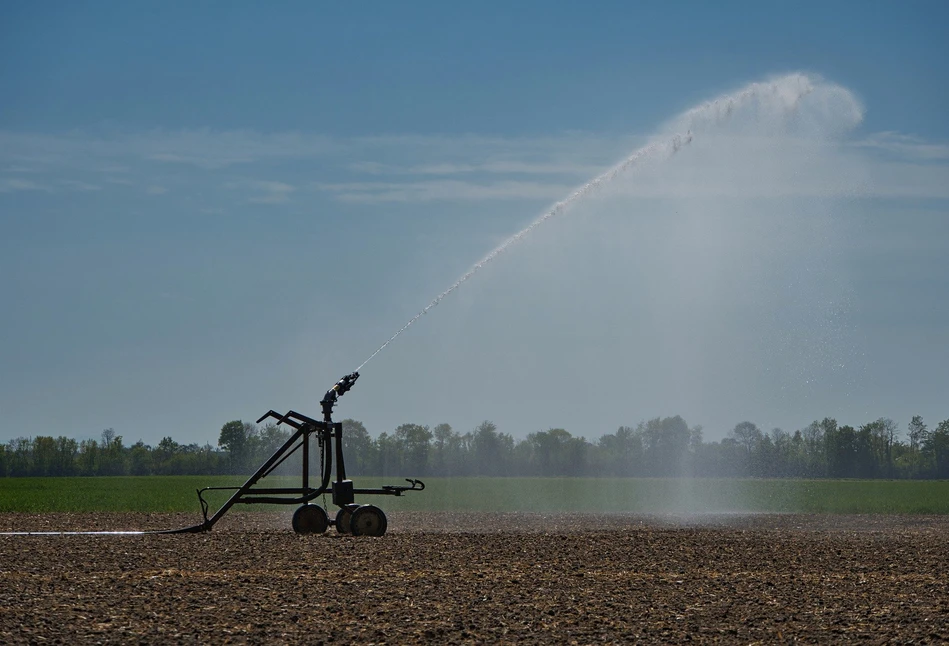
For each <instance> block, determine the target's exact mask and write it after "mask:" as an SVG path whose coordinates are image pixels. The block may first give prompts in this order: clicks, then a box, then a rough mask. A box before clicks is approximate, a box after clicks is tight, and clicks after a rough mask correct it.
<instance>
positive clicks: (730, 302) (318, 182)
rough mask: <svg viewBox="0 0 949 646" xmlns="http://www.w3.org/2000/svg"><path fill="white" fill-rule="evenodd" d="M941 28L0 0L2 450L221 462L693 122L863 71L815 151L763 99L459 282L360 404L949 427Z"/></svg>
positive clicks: (863, 10)
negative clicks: (782, 125)
mask: <svg viewBox="0 0 949 646" xmlns="http://www.w3.org/2000/svg"><path fill="white" fill-rule="evenodd" d="M828 5H829V6H828ZM947 18H949V8H947V5H946V4H945V3H942V2H928V3H927V2H918V3H899V4H898V3H888V2H878V3H877V2H853V3H849V2H835V3H794V4H792V3H780V4H778V3H767V4H765V3H635V4H634V3H601V4H598V5H597V6H595V7H593V8H590V7H586V6H582V5H581V4H574V5H563V6H561V5H560V4H556V3H517V6H516V7H513V8H511V7H507V6H505V5H503V4H497V5H493V6H492V5H471V6H456V5H455V4H452V3H413V4H411V5H410V6H407V7H406V6H396V5H391V4H386V3H373V4H369V5H366V6H344V5H333V6H330V5H325V4H317V3H302V2H301V3H284V4H281V5H280V6H278V7H273V6H266V5H264V4H263V3H210V2H205V3H97V2H86V3H49V4H44V5H36V4H35V3H12V2H11V3H5V4H4V5H3V6H2V8H0V88H2V96H3V101H2V104H0V105H2V109H0V275H2V276H3V280H2V281H0V302H2V303H3V309H2V310H0V311H2V315H0V440H8V439H11V438H14V437H18V436H21V435H24V436H30V435H37V434H51V435H59V434H65V435H70V436H74V437H97V436H98V434H99V432H100V431H101V430H102V429H103V428H107V427H113V428H115V429H116V432H117V433H118V434H120V435H123V436H124V437H125V439H126V441H135V440H137V439H143V440H145V441H146V442H148V443H151V444H155V443H157V442H158V440H160V439H161V437H163V436H165V435H171V436H173V437H174V438H175V439H176V440H178V441H182V442H189V441H195V442H199V443H204V442H211V443H212V444H213V443H215V442H216V439H217V434H218V431H219V429H220V426H221V425H222V424H223V423H224V422H226V421H228V420H230V419H235V418H242V419H244V420H250V419H253V418H256V417H257V416H258V415H259V414H260V413H262V412H264V411H266V410H267V409H269V408H271V407H273V408H278V409H279V408H291V407H292V408H295V409H297V410H303V411H315V410H316V408H317V405H316V402H317V401H318V399H319V397H320V396H321V394H322V392H323V391H324V390H325V389H326V388H327V387H328V386H329V385H330V384H332V383H333V382H334V381H335V380H336V379H337V378H338V377H339V376H340V375H342V374H343V373H345V372H348V371H350V370H352V369H353V368H354V367H356V366H357V365H358V364H359V363H361V362H362V360H363V359H365V358H366V356H368V355H369V354H370V353H371V352H372V351H373V350H375V348H376V347H378V346H379V345H380V344H381V343H382V342H383V341H385V339H386V338H388V337H389V336H390V335H391V334H392V333H393V332H394V331H395V330H396V329H398V328H399V327H400V326H401V325H402V324H403V323H404V322H405V321H406V320H408V319H409V318H411V317H412V316H413V315H414V314H415V313H416V312H418V311H419V310H420V309H421V308H422V307H423V306H425V305H426V304H427V303H428V302H429V301H430V300H431V298H432V297H433V296H434V295H435V294H437V293H439V292H440V291H442V290H443V289H445V288H446V287H447V286H448V285H450V284H451V283H452V282H453V281H454V280H455V279H456V278H457V277H458V276H459V275H461V274H462V273H464V272H465V271H466V270H467V269H468V268H470V267H471V265H472V264H474V263H475V262H476V261H478V260H479V259H480V258H481V257H483V256H484V255H485V254H486V253H487V252H489V251H490V250H491V249H492V248H494V247H495V246H496V245H497V244H498V243H500V242H501V241H503V240H504V239H505V238H506V237H507V236H509V235H511V234H513V233H515V232H516V231H518V230H519V229H521V228H522V227H524V226H526V225H527V224H528V223H529V222H530V221H531V220H533V218H535V217H536V216H537V215H539V214H540V213H542V212H543V211H544V210H545V209H546V208H547V207H549V205H550V204H552V203H553V202H555V201H557V200H559V199H562V198H563V197H564V196H565V195H567V194H569V192H570V191H571V190H572V189H573V188H575V187H576V186H579V185H581V184H583V183H584V182H586V181H587V180H589V179H590V178H592V177H594V176H596V175H597V174H599V173H600V172H602V171H603V170H605V169H606V168H608V167H609V166H610V165H611V164H613V163H614V162H616V161H617V160H619V159H621V158H623V157H624V156H625V155H627V154H628V153H629V152H630V151H632V150H634V149H635V148H636V147H637V146H640V145H642V144H643V143H644V142H646V141H648V140H649V139H650V138H651V137H652V136H654V135H655V134H656V133H658V132H662V131H663V129H664V128H666V127H667V124H668V123H669V122H670V120H671V119H673V118H674V117H675V116H676V115H677V114H679V113H681V112H683V111H684V110H687V109H689V108H690V107H692V106H694V105H696V104H699V103H701V102H702V101H705V100H707V99H710V98H712V97H715V96H718V95H721V94H723V93H727V92H729V91H733V90H735V89H736V88H741V87H743V86H745V85H746V84H747V83H750V82H756V81H761V80H763V79H768V78H770V77H773V76H774V75H780V74H784V73H787V72H795V71H804V72H806V73H808V74H810V75H812V76H813V77H814V78H817V77H818V76H822V77H823V78H825V79H827V83H828V84H837V85H839V86H840V87H843V88H846V90H847V91H848V93H849V94H848V96H851V97H852V99H853V101H854V102H855V104H859V105H860V107H861V112H862V119H860V120H859V122H855V123H848V124H846V126H845V127H844V126H841V125H840V123H839V118H838V115H837V112H834V111H833V110H830V112H831V113H832V114H830V116H828V114H827V113H824V112H821V111H820V110H819V108H818V107H815V106H814V105H809V106H805V112H804V114H805V116H806V117H808V118H810V119H813V120H814V122H815V124H816V125H815V126H814V132H816V133H817V135H819V136H816V135H814V133H810V135H809V136H810V139H809V140H808V141H810V142H811V143H813V142H814V141H817V140H819V143H820V145H819V146H818V145H817V144H814V145H813V146H811V147H808V146H804V145H800V141H799V140H798V138H797V136H796V133H787V132H784V131H782V132H780V133H777V134H778V135H780V136H777V137H776V136H775V132H773V131H772V130H769V129H768V128H770V127H771V126H770V125H768V124H763V118H759V119H758V121H757V122H755V119H754V118H753V116H750V115H739V117H738V119H737V121H738V122H740V123H743V124H745V123H746V122H747V124H751V125H746V126H744V129H741V128H732V127H729V128H725V129H718V130H716V129H711V130H709V132H707V133H702V134H703V135H705V138H704V139H702V138H701V137H698V136H697V138H696V143H695V145H694V146H693V148H694V151H693V150H689V149H687V150H685V151H683V152H684V154H683V155H678V156H677V157H676V159H675V160H674V163H673V162H672V161H670V163H669V164H668V165H666V164H661V165H659V166H657V167H656V168H654V169H651V170H649V171H647V172H644V173H641V174H640V175H635V174H634V175H632V176H631V177H630V178H629V179H628V180H623V182H618V185H617V186H616V187H614V188H615V190H613V191H612V192H610V193H609V194H608V195H605V196H602V197H600V198H597V199H594V200H591V201H590V202H589V203H584V204H582V205H578V208H577V210H576V213H571V214H570V217H569V218H564V219H562V220H559V221H557V222H552V223H551V224H550V226H549V227H548V226H547V225H546V224H545V226H544V229H543V230H538V231H537V232H536V235H535V234H532V236H531V239H530V240H527V241H525V243H524V244H522V245H518V247H517V248H514V249H512V251H511V253H510V254H506V255H505V257H503V258H501V259H499V260H498V261H497V262H496V263H493V264H492V265H491V266H490V268H486V269H485V271H484V272H482V273H480V274H479V275H478V276H476V277H475V278H473V279H472V280H471V281H470V282H469V283H466V284H465V285H464V286H463V287H462V288H461V289H460V290H459V291H458V292H456V293H454V294H452V295H451V296H450V297H449V299H446V301H445V302H444V304H442V305H440V306H439V307H438V308H436V309H435V310H433V311H432V312H431V313H430V314H429V315H427V316H426V317H425V318H424V319H422V320H420V321H419V322H418V323H417V324H416V325H414V326H413V327H412V328H411V329H410V330H409V331H407V332H406V334H405V335H404V336H403V337H400V338H399V339H398V341H396V342H395V343H393V345H392V346H391V347H390V348H387V349H386V351H385V352H383V353H381V354H380V355H379V356H378V357H377V358H375V359H374V360H373V362H372V363H370V364H369V365H367V367H366V370H365V371H364V379H363V381H361V382H360V386H359V388H358V389H356V390H354V391H353V393H352V394H351V395H348V396H347V398H346V399H345V400H343V403H342V405H341V409H340V413H341V414H342V415H343V416H352V417H355V418H357V419H361V420H363V421H364V422H366V424H367V426H368V427H369V429H370V431H371V432H372V433H374V434H377V433H379V432H382V431H391V430H392V429H394V428H395V427H396V426H397V425H399V424H401V423H403V422H418V423H423V424H437V423H440V422H448V423H450V424H452V425H453V426H454V427H455V428H456V429H457V430H459V431H462V432H464V431H466V430H469V429H470V428H472V427H473V426H474V425H476V424H477V423H479V422H480V421H481V420H483V419H492V420H494V421H495V422H496V423H497V424H498V426H499V428H500V429H501V430H502V431H505V432H509V433H513V434H514V435H515V436H518V437H523V436H524V435H526V434H527V433H529V432H531V431H535V430H542V429H545V428H548V427H550V426H563V427H565V428H567V429H568V430H569V431H571V432H572V433H575V434H577V435H585V436H587V437H598V436H599V435H601V434H603V433H606V432H612V431H614V430H615V428H616V427H617V426H619V425H621V424H627V425H634V424H635V423H637V422H638V421H639V420H641V419H645V418H650V417H655V416H659V415H674V414H680V413H681V414H683V415H684V416H685V417H686V419H687V420H688V421H689V422H690V423H691V424H702V425H703V426H704V427H705V429H706V436H707V437H708V438H710V439H717V438H719V437H721V436H723V435H724V434H725V433H726V432H727V431H728V429H729V428H731V427H732V426H734V424H736V423H737V422H739V421H742V420H744V419H751V420H752V421H755V422H757V423H758V424H760V425H761V426H762V427H765V428H770V427H772V426H782V427H784V428H785V429H787V430H793V429H795V428H800V427H802V426H804V425H806V424H807V423H808V422H809V421H811V420H812V419H814V418H818V417H824V416H836V417H838V419H840V420H841V422H845V423H851V424H861V423H864V422H866V421H870V420H872V419H876V418H877V417H880V416H889V417H893V418H894V419H896V420H897V421H898V422H899V423H900V424H905V423H906V422H907V421H908V419H909V416H910V415H912V414H917V413H918V414H922V415H924V417H925V418H926V419H927V421H929V422H930V423H932V424H934V423H936V422H938V421H939V420H941V419H945V418H947V417H949V407H947V405H946V403H945V401H946V400H947V398H946V397H945V392H947V385H949V368H947V366H949V350H947V348H949V332H947V324H946V321H947V316H949V306H947V303H949V278H947V277H949V261H947V258H949V193H947V191H949V189H947V187H949V122H947V119H946V117H945V115H946V114H949V94H947V93H949V85H947V84H946V82H945V79H946V78H949V73H947V71H949V70H947V66H949V45H947V44H946V41H945V38H944V30H943V29H942V26H944V25H945V24H946V20H947ZM835 87H836V86H835ZM834 110H837V108H834ZM838 112H839V110H838ZM742 119H744V121H741V120H742ZM770 123H771V122H769V124H770ZM765 126H768V127H765ZM761 141H768V142H769V143H768V146H770V147H765V148H762V146H761V145H758V144H756V143H754V142H761ZM776 142H777V143H776ZM782 142H783V143H782ZM699 187H701V190H699ZM751 188H753V189H754V190H750V189H751ZM660 251H661V252H662V253H661V254H660ZM736 258H744V259H747V262H746V263H744V264H742V263H738V262H737V261H735V262H734V263H732V261H733V260H734V259H736ZM748 267H753V268H755V269H754V270H753V271H749V270H748ZM712 268H714V271H712ZM750 295H756V296H755V297H754V299H752V298H751V296H750ZM815 312H816V313H817V314H815ZM713 350H714V351H713ZM726 350H727V351H726ZM724 375H728V377H724ZM579 402H582V403H579Z"/></svg>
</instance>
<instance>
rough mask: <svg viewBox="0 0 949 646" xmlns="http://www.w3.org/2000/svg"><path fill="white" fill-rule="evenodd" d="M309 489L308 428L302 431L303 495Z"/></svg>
mask: <svg viewBox="0 0 949 646" xmlns="http://www.w3.org/2000/svg"><path fill="white" fill-rule="evenodd" d="M309 488H310V427H309V426H308V427H306V428H304V429H303V493H304V494H305V493H306V492H307V490H308V489H309Z"/></svg>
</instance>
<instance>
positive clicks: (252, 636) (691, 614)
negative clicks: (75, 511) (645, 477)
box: [0, 512, 949, 644]
mask: <svg viewBox="0 0 949 646" xmlns="http://www.w3.org/2000/svg"><path fill="white" fill-rule="evenodd" d="M195 522H196V519H195V518H194V516H191V515H187V516H181V515H175V514H164V515H162V514H80V515H70V514H54V515H43V516H33V515H27V514H6V515H0V531H5V532H11V531H37V530H40V531H43V530H45V531H50V530H132V529H164V528H169V527H178V526H184V525H192V524H194V523H195ZM792 641H798V642H803V643H823V644H830V643H833V644H840V643H850V642H860V643H909V642H914V643H946V642H949V518H945V517H906V516H888V517H880V516H868V517H852V516H846V517H842V516H793V515H783V516H771V515H763V516H738V515H735V516H708V517H693V518H675V517H641V516H589V515H570V516H566V515H564V516H552V517H546V516H540V515H530V514H458V515H452V514H423V513H419V514H409V513H402V514H395V513H393V514H391V515H390V518H389V533H388V534H387V535H386V536H384V537H381V538H354V537H351V536H339V535H337V534H336V533H335V531H334V530H333V529H330V531H329V532H327V534H325V535H319V536H315V535H310V536H297V535H295V534H293V533H292V532H291V531H290V530H289V520H288V518H287V517H286V516H285V515H283V514H271V513H266V512H263V513H249V514H232V515H230V516H229V517H226V518H225V519H224V520H222V522H221V523H219V524H218V525H217V526H216V527H215V528H214V531H213V532H210V533H207V534H191V535H173V536H168V535H45V536H22V535H20V536H13V535H0V643H10V644H19V643H24V644H25V643H30V644H37V643H69V644H74V643H162V644H164V643H268V644H269V643H308V644H319V643H347V642H353V643H360V644H362V643H365V644H368V643H390V644H405V643H419V642H424V643H514V642H517V643H544V644H569V643H578V644H592V643H604V642H606V643H611V642H624V643H629V642H640V643H682V642H690V643H696V642H697V643H702V642H724V643H767V644H772V643H784V642H792Z"/></svg>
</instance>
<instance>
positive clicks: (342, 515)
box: [334, 505, 359, 534]
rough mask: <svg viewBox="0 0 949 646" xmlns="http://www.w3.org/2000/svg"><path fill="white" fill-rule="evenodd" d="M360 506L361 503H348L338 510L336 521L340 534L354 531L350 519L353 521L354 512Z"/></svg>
mask: <svg viewBox="0 0 949 646" xmlns="http://www.w3.org/2000/svg"><path fill="white" fill-rule="evenodd" d="M358 508H359V505H346V506H345V507H340V509H339V511H337V512H336V520H335V522H334V524H335V525H336V531H337V532H339V533H340V534H352V533H353V530H352V528H351V527H350V521H352V518H353V512H354V511H355V510H356V509H358Z"/></svg>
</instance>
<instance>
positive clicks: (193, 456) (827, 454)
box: [0, 416, 949, 478]
mask: <svg viewBox="0 0 949 646" xmlns="http://www.w3.org/2000/svg"><path fill="white" fill-rule="evenodd" d="M343 427H344V433H343V438H344V441H343V445H344V452H345V456H346V466H347V473H348V474H351V475H379V476H403V475H404V476H418V477H424V476H429V475H435V476H453V475H455V476H475V475H484V476H529V475H537V476H647V477H661V476H666V477H668V476H696V477H747V476H751V477H808V478H824V477H829V478H949V420H945V421H943V422H941V423H939V424H938V425H937V426H936V428H935V429H930V428H929V427H928V426H927V425H926V424H925V423H924V422H923V420H922V418H921V417H919V416H915V417H913V418H912V420H910V423H909V425H908V427H907V434H906V438H907V441H905V442H904V441H902V440H901V438H900V435H901V433H900V428H899V426H898V425H897V424H896V423H895V422H894V421H893V420H891V419H888V418H881V419H878V420H876V421H874V422H870V423H868V424H864V425H863V426H860V427H859V428H855V427H852V426H839V425H838V424H837V421H836V420H834V419H831V418H826V419H824V420H822V421H815V422H813V423H811V424H810V425H808V426H807V427H805V428H803V429H800V430H797V431H795V432H794V433H789V432H786V431H783V430H781V429H777V428H776V429H773V430H772V431H770V432H768V433H765V432H763V431H762V430H761V429H760V428H758V426H756V425H755V424H753V423H751V422H741V423H740V424H738V425H736V426H735V428H734V429H733V430H732V431H731V432H730V433H729V436H728V437H727V438H725V439H723V440H721V441H716V442H704V441H703V439H702V428H701V427H700V426H692V427H690V426H689V425H688V424H687V423H686V421H685V420H684V419H682V417H680V416H675V417H666V418H658V417H657V418H655V419H651V420H649V421H644V422H640V423H639V424H638V425H637V426H635V427H630V426H621V427H620V428H619V429H618V430H617V431H616V432H615V433H610V434H607V435H604V436H602V437H600V438H599V439H598V440H596V441H592V442H591V441H588V440H587V439H586V438H584V437H576V436H574V435H571V434H570V433H569V432H567V431H566V430H564V429H562V428H554V429H549V430H546V431H538V432H536V433H531V434H529V435H528V436H527V437H526V438H525V439H522V440H515V439H514V437H513V436H511V435H509V434H507V433H503V432H499V431H498V429H497V427H496V426H495V425H494V424H493V423H491V422H488V421H486V422H483V423H481V424H480V425H479V426H478V427H477V428H475V429H473V430H472V431H469V432H466V433H458V432H456V431H454V430H453V429H452V427H451V426H450V425H448V424H439V425H437V426H435V427H434V428H430V427H428V426H422V425H419V424H402V425H401V426H399V427H398V428H396V429H395V430H394V431H393V432H392V433H388V432H384V433H382V434H380V435H379V436H378V437H375V438H373V437H372V436H371V435H370V434H369V432H368V430H367V429H366V427H365V426H364V425H363V424H362V423H361V422H358V421H356V420H352V419H348V420H344V421H343ZM289 436H290V434H289V432H288V431H286V430H284V429H283V428H282V427H279V426H275V425H273V424H269V425H267V426H263V427H258V426H256V425H254V424H248V423H244V422H241V421H239V420H237V421H232V422H228V423H227V424H225V425H224V426H223V427H222V428H221V432H220V435H219V438H218V446H217V447H213V446H211V445H210V444H206V445H204V446H199V445H197V444H187V445H185V444H179V443H178V442H176V441H174V440H173V439H172V438H171V437H165V438H163V439H162V440H161V442H159V443H158V445H157V446H155V447H151V446H149V445H146V444H144V443H143V442H141V441H139V442H137V443H135V444H133V445H131V446H126V445H125V444H124V442H123V438H122V436H120V435H118V434H116V432H115V431H114V430H113V429H106V430H105V431H103V432H102V437H101V439H100V440H98V441H97V440H83V441H81V442H77V441H76V440H74V439H70V438H66V437H58V438H53V437H48V436H37V437H35V438H18V439H15V440H12V441H10V442H9V443H7V444H6V445H0V476H67V475H83V476H86V475H88V476H91V475H152V474H155V475H185V474H206V475H212V474H243V473H249V472H251V471H253V470H254V469H255V468H256V467H257V466H258V465H260V464H262V463H263V462H264V460H266V459H267V458H268V457H269V456H270V455H271V454H273V452H274V451H275V450H276V449H277V448H278V447H279V446H281V445H282V444H283V443H284V442H286V441H287V439H288V438H289ZM312 444H313V445H314V446H312V448H311V450H312V451H313V456H312V457H311V460H310V464H311V465H313V466H312V469H313V470H314V472H315V471H316V470H317V469H318V466H317V465H318V462H319V461H318V458H317V455H318V450H319V448H318V446H317V443H316V442H313V443H312ZM295 458H296V461H294V460H288V461H287V462H286V463H285V464H283V465H281V467H280V469H279V470H278V471H277V472H278V473H281V472H282V473H291V474H292V473H299V469H300V466H299V464H300V462H299V460H300V458H299V456H295Z"/></svg>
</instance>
